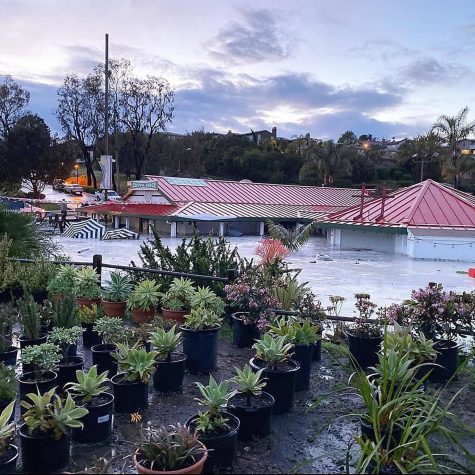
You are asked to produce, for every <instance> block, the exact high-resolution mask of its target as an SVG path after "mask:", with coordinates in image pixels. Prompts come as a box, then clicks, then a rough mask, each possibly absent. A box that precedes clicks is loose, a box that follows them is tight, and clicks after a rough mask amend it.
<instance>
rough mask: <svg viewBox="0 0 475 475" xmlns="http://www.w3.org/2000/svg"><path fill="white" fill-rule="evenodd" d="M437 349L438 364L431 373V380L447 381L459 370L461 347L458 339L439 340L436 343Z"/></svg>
mask: <svg viewBox="0 0 475 475" xmlns="http://www.w3.org/2000/svg"><path fill="white" fill-rule="evenodd" d="M434 349H435V350H436V351H437V358H436V360H435V364H436V366H434V369H433V371H432V373H431V375H430V380H431V381H438V382H442V381H447V380H449V379H450V378H451V377H452V376H453V375H454V374H455V372H456V371H457V367H458V352H459V348H458V346H457V342H456V341H451V340H437V341H436V342H435V343H434Z"/></svg>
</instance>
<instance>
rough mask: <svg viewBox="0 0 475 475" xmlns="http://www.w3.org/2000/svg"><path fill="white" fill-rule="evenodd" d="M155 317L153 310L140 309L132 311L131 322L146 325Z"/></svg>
mask: <svg viewBox="0 0 475 475" xmlns="http://www.w3.org/2000/svg"><path fill="white" fill-rule="evenodd" d="M154 315H155V308H152V309H150V310H142V309H140V308H133V309H132V320H133V321H134V322H135V323H148V322H149V321H150V320H152V318H153V317H154Z"/></svg>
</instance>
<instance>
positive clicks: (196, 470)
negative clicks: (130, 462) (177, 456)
mask: <svg viewBox="0 0 475 475" xmlns="http://www.w3.org/2000/svg"><path fill="white" fill-rule="evenodd" d="M199 443H200V444H201V445H202V446H203V449H204V451H205V452H204V454H203V457H201V459H200V460H198V462H196V463H195V464H194V465H191V466H189V467H187V468H182V469H180V470H171V471H167V472H161V471H159V470H150V469H148V468H145V467H144V466H143V465H140V463H139V462H138V461H137V452H138V450H137V451H136V452H135V454H134V465H135V468H136V469H137V472H138V473H145V474H147V475H156V474H163V475H172V474H176V475H179V474H184V473H189V474H192V475H193V474H196V475H199V474H200V473H202V472H203V467H204V464H205V462H206V459H207V458H208V451H207V450H206V447H205V446H204V445H203V444H202V443H201V442H199Z"/></svg>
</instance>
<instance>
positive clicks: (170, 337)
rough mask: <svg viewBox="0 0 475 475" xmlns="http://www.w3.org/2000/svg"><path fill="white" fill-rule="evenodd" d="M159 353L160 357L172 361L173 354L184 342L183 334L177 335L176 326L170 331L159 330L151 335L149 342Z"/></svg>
mask: <svg viewBox="0 0 475 475" xmlns="http://www.w3.org/2000/svg"><path fill="white" fill-rule="evenodd" d="M148 341H149V342H150V343H151V344H152V345H153V347H154V348H155V350H156V351H157V353H158V357H159V358H161V359H164V360H168V361H169V360H170V359H171V356H172V353H173V352H174V351H175V350H176V348H177V346H178V345H179V344H180V343H181V341H182V334H181V332H179V333H176V325H173V327H172V328H170V330H169V331H166V330H165V329H164V328H157V329H156V330H155V331H154V332H152V333H150V339H149V340H148Z"/></svg>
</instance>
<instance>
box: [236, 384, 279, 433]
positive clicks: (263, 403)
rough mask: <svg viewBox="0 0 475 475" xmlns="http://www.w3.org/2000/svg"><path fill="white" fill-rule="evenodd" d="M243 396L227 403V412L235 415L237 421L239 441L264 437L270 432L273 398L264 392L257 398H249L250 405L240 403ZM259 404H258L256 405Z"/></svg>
mask: <svg viewBox="0 0 475 475" xmlns="http://www.w3.org/2000/svg"><path fill="white" fill-rule="evenodd" d="M245 397H246V396H244V395H236V396H233V397H232V398H231V399H230V400H229V401H228V406H227V409H228V412H230V413H231V414H233V415H235V416H236V417H237V418H238V419H239V421H240V423H241V424H240V426H239V434H238V438H239V440H244V441H248V440H253V439H254V438H255V437H259V438H262V437H266V436H268V435H269V434H270V433H271V430H272V408H273V407H274V403H275V400H274V398H273V397H272V396H271V395H270V394H269V393H266V392H262V393H261V394H260V395H259V396H251V405H250V406H247V405H246V403H244V404H243V403H242V399H243V398H245ZM257 402H260V404H256V403H257Z"/></svg>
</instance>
